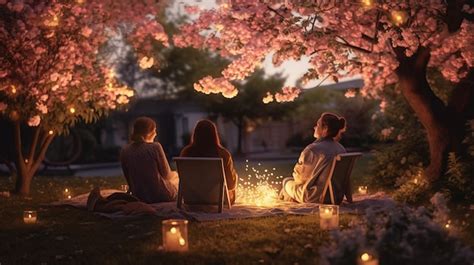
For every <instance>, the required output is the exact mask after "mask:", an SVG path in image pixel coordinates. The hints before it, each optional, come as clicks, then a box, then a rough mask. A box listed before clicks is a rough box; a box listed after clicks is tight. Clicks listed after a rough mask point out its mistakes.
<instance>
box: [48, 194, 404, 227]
mask: <svg viewBox="0 0 474 265" xmlns="http://www.w3.org/2000/svg"><path fill="white" fill-rule="evenodd" d="M114 192H120V191H119V190H102V191H101V194H102V196H104V197H106V196H108V195H110V194H112V193H114ZM88 195H89V194H88V193H86V194H81V195H79V196H76V197H73V198H72V199H70V200H66V201H58V202H53V203H51V204H50V205H53V206H60V205H69V206H73V207H77V208H82V209H85V208H86V203H87V197H88ZM394 204H395V202H394V201H393V199H392V198H390V197H389V196H387V195H386V194H385V193H383V192H378V193H375V194H370V195H355V196H354V202H353V203H351V204H346V203H343V204H342V205H341V206H340V213H363V212H364V211H365V210H366V209H367V208H369V207H385V206H387V205H394ZM151 206H152V207H153V208H155V209H156V216H158V217H162V218H166V219H168V218H176V219H188V220H194V221H199V222H202V221H215V220H225V219H244V218H256V217H266V216H277V215H311V214H315V213H317V212H318V206H319V204H317V203H293V202H284V201H280V202H278V203H277V204H275V205H273V206H272V207H264V206H255V205H245V204H240V203H236V204H235V205H233V206H232V208H231V209H227V208H224V210H223V212H222V213H208V212H189V211H185V210H181V209H178V208H177V207H176V202H163V203H155V204H151ZM97 214H99V215H101V216H104V217H107V218H110V219H127V218H137V216H130V215H125V214H124V213H122V212H116V213H97Z"/></svg>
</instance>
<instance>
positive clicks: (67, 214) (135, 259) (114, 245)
mask: <svg viewBox="0 0 474 265" xmlns="http://www.w3.org/2000/svg"><path fill="white" fill-rule="evenodd" d="M364 159H365V158H364ZM362 161H365V160H362ZM359 162H361V161H359ZM357 165H358V166H357V167H356V169H355V170H354V173H355V174H354V176H353V179H354V183H355V186H356V185H357V184H359V183H361V182H363V181H364V180H363V179H361V176H362V175H364V174H365V173H367V170H366V163H365V162H363V163H358V164H357ZM264 166H265V167H267V168H270V167H271V168H273V167H275V168H276V171H275V172H277V174H275V175H278V174H284V173H285V172H291V169H292V167H293V165H292V163H287V162H285V163H280V162H278V163H277V162H275V163H273V162H265V164H264ZM238 168H239V171H240V172H241V174H242V173H244V172H245V170H244V169H242V167H241V165H238ZM121 184H124V180H123V178H121V177H107V178H95V177H94V178H79V177H41V176H39V177H36V178H35V179H34V182H33V185H32V194H31V198H29V199H19V198H0V264H1V265H5V264H262V263H263V264H296V263H298V264H318V263H319V255H318V249H319V247H320V246H321V245H322V244H325V243H326V242H327V241H328V240H329V233H328V232H326V231H321V230H320V229H319V218H318V217H317V216H316V215H312V216H280V217H268V218H256V219H245V220H228V221H214V222H203V223H196V222H191V223H190V224H189V229H188V230H189V242H190V250H189V252H187V253H183V254H177V253H165V252H162V251H160V250H159V249H158V248H159V246H160V245H161V221H162V220H161V219H159V218H157V217H144V218H141V219H137V220H119V221H116V220H115V221H114V220H109V219H106V218H103V217H100V216H97V215H94V214H92V213H89V212H86V211H84V210H79V209H75V208H72V207H49V206H44V204H46V203H49V202H52V201H56V200H58V199H60V198H62V191H63V190H64V188H69V189H71V190H72V192H73V193H74V194H81V193H86V192H88V191H90V189H91V188H92V187H94V186H96V185H99V186H101V187H103V188H119V187H120V185H121ZM10 188H12V182H11V181H10V180H9V179H8V178H0V190H7V189H10ZM25 209H33V210H36V211H38V215H39V223H38V224H36V225H26V224H24V223H23V221H22V214H23V210H25ZM354 218H358V216H357V215H352V214H343V215H342V216H341V223H340V224H341V228H340V229H346V228H347V227H349V223H350V222H351V221H352V220H353V219H354ZM471 227H472V226H471ZM471 235H472V233H471Z"/></svg>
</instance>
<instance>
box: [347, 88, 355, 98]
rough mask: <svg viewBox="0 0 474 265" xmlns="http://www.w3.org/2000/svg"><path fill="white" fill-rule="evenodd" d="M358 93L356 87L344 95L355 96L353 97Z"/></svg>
mask: <svg viewBox="0 0 474 265" xmlns="http://www.w3.org/2000/svg"><path fill="white" fill-rule="evenodd" d="M356 93H357V92H356V91H355V89H349V90H347V91H346V93H345V94H344V96H345V97H346V98H353V97H355V96H356Z"/></svg>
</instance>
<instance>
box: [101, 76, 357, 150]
mask: <svg viewBox="0 0 474 265" xmlns="http://www.w3.org/2000/svg"><path fill="white" fill-rule="evenodd" d="M362 85H363V83H362V80H350V81H346V82H340V83H337V84H330V85H326V86H320V87H319V88H314V89H323V88H325V89H327V88H329V89H337V90H347V89H348V88H360V87H361V86H362ZM140 116H147V117H150V118H152V119H154V120H155V121H156V122H157V124H158V136H157V139H158V140H159V141H160V142H161V144H162V145H163V148H164V149H165V151H166V152H167V153H168V154H169V155H170V156H175V155H178V154H179V151H180V150H181V148H182V147H184V146H185V145H186V144H187V143H188V142H189V140H190V139H189V138H190V136H191V134H192V130H193V129H194V126H195V125H196V123H197V122H198V121H199V120H201V119H204V118H209V116H210V115H209V113H207V112H206V110H205V109H204V108H203V107H201V106H200V105H199V104H197V103H195V102H190V101H183V100H177V99H171V100H161V99H151V98H148V99H147V98H142V99H138V100H136V101H135V102H133V103H131V104H130V106H129V107H128V110H127V111H121V112H115V113H113V114H112V115H111V116H110V117H109V118H108V120H107V122H106V125H105V126H104V128H103V129H102V133H101V143H102V144H103V145H106V146H109V147H111V146H123V145H125V144H126V143H127V142H128V136H129V134H130V132H131V129H132V124H133V121H134V120H135V119H136V118H138V117H140ZM212 120H213V121H214V122H215V123H216V124H217V127H218V130H219V134H220V136H221V142H222V144H223V145H225V146H226V148H227V149H229V151H231V152H236V151H237V146H238V142H237V141H238V128H237V126H235V125H234V124H233V123H232V122H230V121H226V120H225V119H223V118H222V117H217V118H215V117H213V118H212ZM306 123H307V122H304V121H299V120H285V121H269V122H264V123H263V124H259V125H258V126H249V127H247V128H246V129H245V131H244V132H243V143H242V146H243V152H244V153H255V152H285V151H287V149H288V148H287V146H286V145H287V142H288V139H290V137H292V136H294V135H295V134H297V133H299V132H301V131H303V130H306V127H307V125H306Z"/></svg>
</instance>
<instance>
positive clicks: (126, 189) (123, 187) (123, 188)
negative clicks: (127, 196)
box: [120, 184, 128, 192]
mask: <svg viewBox="0 0 474 265" xmlns="http://www.w3.org/2000/svg"><path fill="white" fill-rule="evenodd" d="M120 190H121V191H123V192H128V185H125V184H123V185H120Z"/></svg>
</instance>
